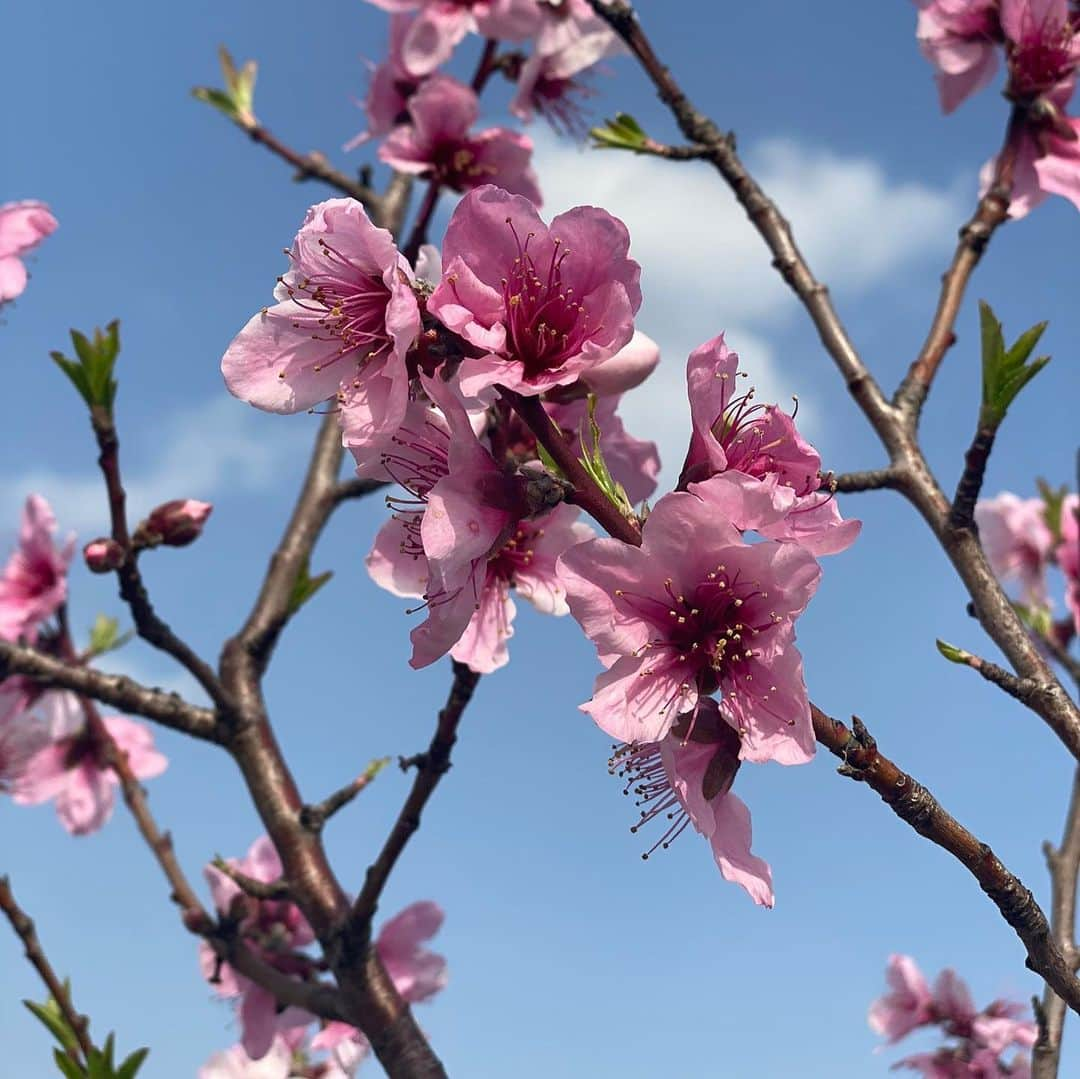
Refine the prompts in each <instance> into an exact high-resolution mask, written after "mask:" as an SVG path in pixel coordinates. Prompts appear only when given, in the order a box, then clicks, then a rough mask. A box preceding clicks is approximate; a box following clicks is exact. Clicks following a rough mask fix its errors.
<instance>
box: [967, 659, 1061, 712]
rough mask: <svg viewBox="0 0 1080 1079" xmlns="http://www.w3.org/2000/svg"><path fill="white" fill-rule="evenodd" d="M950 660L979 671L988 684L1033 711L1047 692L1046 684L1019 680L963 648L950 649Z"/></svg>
mask: <svg viewBox="0 0 1080 1079" xmlns="http://www.w3.org/2000/svg"><path fill="white" fill-rule="evenodd" d="M949 658H950V659H951V661H952V662H953V663H958V664H960V665H961V666H965V667H970V668H971V669H972V670H973V671H977V672H978V673H979V674H981V675H982V676H983V678H985V679H986V680H987V681H988V682H990V683H992V684H993V685H995V686H997V687H998V689H1003V690H1004V691H1005V692H1006V693H1008V695H1009V696H1010V697H1013V698H1015V699H1016V700H1018V701H1020V703H1021V704H1025V705H1027V706H1028V707H1029V708H1031V709H1032V710H1036V707H1037V703H1038V698H1039V697H1040V696H1041V695H1042V694H1044V693H1045V692H1046V689H1047V687H1046V685H1045V683H1041V682H1035V681H1033V680H1032V679H1030V678H1017V677H1016V675H1015V674H1011V673H1010V672H1009V671H1007V670H1005V668H1004V667H999V666H998V665H997V664H996V663H991V662H990V661H989V660H988V659H983V658H982V657H981V656H976V655H972V653H971V652H965V651H964V650H963V649H962V648H951V647H950V651H949Z"/></svg>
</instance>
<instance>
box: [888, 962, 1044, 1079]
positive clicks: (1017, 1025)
mask: <svg viewBox="0 0 1080 1079" xmlns="http://www.w3.org/2000/svg"><path fill="white" fill-rule="evenodd" d="M885 978H886V981H887V982H888V984H889V992H888V993H887V994H886V995H885V996H883V997H880V998H879V999H878V1000H875V1001H874V1003H873V1004H871V1005H870V1013H869V1017H868V1019H869V1023H870V1026H871V1028H872V1029H873V1030H874V1031H875V1032H876V1033H878V1034H880V1035H881V1036H882V1037H883V1038H885V1039H886V1042H887V1044H889V1045H893V1044H895V1043H896V1042H898V1041H900V1040H901V1039H902V1038H905V1037H906V1036H907V1035H908V1034H910V1033H911V1032H912V1031H914V1030H919V1029H922V1028H928V1027H938V1028H940V1031H941V1034H942V1036H944V1037H946V1038H950V1039H953V1041H952V1042H951V1044H947V1045H945V1046H943V1047H941V1048H939V1049H936V1050H935V1051H933V1052H930V1053H917V1054H915V1055H914V1056H909V1057H905V1058H904V1059H903V1060H900V1061H898V1062H897V1063H896V1064H894V1065H893V1068H894V1070H895V1069H898V1068H906V1069H910V1070H911V1071H917V1072H919V1073H920V1074H921V1075H923V1076H924V1079H1028V1076H1030V1074H1031V1066H1030V1060H1029V1057H1028V1054H1027V1052H1026V1050H1029V1049H1030V1048H1031V1047H1032V1046H1033V1045H1034V1044H1035V1038H1036V1036H1037V1033H1038V1031H1037V1028H1036V1026H1035V1024H1034V1023H1033V1022H1031V1021H1030V1020H1026V1019H1022V1018H1021V1016H1023V1015H1024V1013H1025V1012H1026V1011H1027V1009H1026V1008H1025V1007H1024V1005H1022V1004H1018V1003H1015V1002H1013V1001H1009V1000H995V1001H993V1002H992V1003H990V1004H989V1005H987V1006H986V1007H985V1008H983V1009H982V1010H981V1011H976V1010H975V1005H974V1004H973V1003H972V999H971V994H970V993H969V992H968V987H967V986H966V985H965V984H964V982H963V980H962V979H961V978H960V977H958V976H957V974H956V972H955V971H952V970H943V971H942V972H941V973H940V974H939V975H938V976H937V979H936V980H935V982H934V986H933V989H931V987H930V986H929V985H928V984H927V982H926V979H925V978H924V977H923V975H922V972H921V971H920V970H919V968H918V967H917V966H916V965H915V961H914V960H913V959H912V958H910V957H909V956H906V955H893V956H890V957H889V965H888V967H887V968H886V970H885ZM1012 1046H1019V1049H1018V1051H1017V1052H1016V1053H1015V1054H1014V1055H1013V1056H1012V1059H1011V1060H1010V1061H1009V1062H1008V1063H1006V1062H1005V1061H1004V1060H1003V1059H1002V1056H1003V1054H1005V1053H1006V1052H1007V1051H1008V1050H1009V1049H1010V1048H1011V1047H1012Z"/></svg>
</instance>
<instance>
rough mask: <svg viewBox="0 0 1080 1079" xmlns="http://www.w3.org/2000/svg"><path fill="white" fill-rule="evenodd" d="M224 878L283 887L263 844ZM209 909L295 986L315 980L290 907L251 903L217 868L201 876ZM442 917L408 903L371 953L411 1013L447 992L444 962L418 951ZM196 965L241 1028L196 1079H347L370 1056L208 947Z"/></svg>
mask: <svg viewBox="0 0 1080 1079" xmlns="http://www.w3.org/2000/svg"><path fill="white" fill-rule="evenodd" d="M226 864H227V865H228V866H229V868H230V870H231V871H232V872H233V873H234V874H237V875H240V876H241V877H242V878H246V879H247V880H252V881H257V882H258V883H260V884H273V883H276V882H278V881H280V880H281V878H282V867H281V861H280V859H279V858H278V855H277V851H276V850H275V849H274V846H273V844H272V843H271V842H270V840H269V839H267V838H266V837H265V836H263V837H261V838H259V839H257V840H256V841H255V842H254V843H253V844H252V846H251V849H250V850H249V851H248V854H247V857H246V858H243V859H240V860H237V859H230V860H229V861H228V863H226ZM205 873H206V879H207V882H208V883H209V885H210V891H211V894H212V896H213V900H214V905H215V906H216V907H217V910H218V912H219V913H220V915H221V916H222V917H223V918H228V919H231V920H233V921H234V922H235V923H236V926H237V932H238V933H239V935H240V937H241V939H243V941H244V943H245V944H246V945H247V946H248V947H249V948H250V949H251V950H252V951H253V952H254V953H255V954H256V955H257V956H258V957H259V958H260V959H262V960H263V961H264V962H266V963H268V964H269V965H270V966H272V967H274V968H275V969H277V970H278V971H280V972H281V973H283V974H285V975H287V976H289V977H292V978H297V979H298V980H301V981H312V980H315V979H316V978H317V977H318V966H317V964H316V962H315V960H314V958H313V957H312V956H311V955H309V954H308V953H306V952H305V951H304V950H303V949H305V948H306V947H307V946H308V945H309V944H311V943H313V941H314V939H315V936H314V934H313V933H312V931H311V927H310V926H309V925H308V923H307V921H306V920H305V918H304V916H303V915H302V914H301V913H300V911H299V909H298V908H297V907H296V906H295V904H293V903H292V902H291V901H290V900H288V899H285V898H282V899H254V898H252V897H251V896H250V895H246V894H245V893H244V892H243V890H242V889H241V887H240V885H239V884H237V883H236V880H234V879H233V877H232V876H230V875H229V873H226V872H225V871H223V870H222V869H220V868H218V866H215V865H209V866H207V867H206V870H205ZM442 922H443V912H442V910H441V909H440V908H439V907H438V906H437V905H436V904H435V903H432V902H430V901H423V902H419V903H413V904H412V905H411V906H408V907H406V908H405V909H404V910H403V911H401V912H400V913H399V914H397V915H396V916H395V917H393V918H391V919H390V921H388V922H387V923H386V924H385V925H384V926H383V927H382V929H381V931H380V932H379V934H378V936H377V938H376V940H375V951H376V952H377V954H378V956H379V958H380V959H381V960H382V963H383V965H384V966H385V967H386V971H387V973H388V974H389V975H390V978H391V980H392V981H393V983H394V987H395V988H396V989H397V991H398V993H399V994H400V995H401V998H402V999H403V1000H404V1001H406V1002H407V1003H409V1004H417V1003H420V1002H422V1001H426V1000H430V999H431V998H432V997H433V996H435V994H436V993H438V992H439V991H440V990H441V989H443V988H444V987H445V985H446V977H447V975H446V960H445V959H444V958H443V957H442V956H441V955H437V954H436V953H434V952H432V951H430V950H428V949H427V948H426V947H425V946H424V944H425V942H426V941H428V940H430V939H431V938H432V937H433V936H435V934H436V933H437V932H438V931H439V928H440V927H441V926H442ZM199 965H200V967H201V969H202V972H203V975H204V977H206V979H207V980H208V981H209V982H210V984H211V985H212V986H213V987H214V990H215V992H216V993H217V995H218V996H219V997H221V998H223V999H226V1000H231V1001H233V1002H234V1004H235V1006H236V1011H237V1017H238V1019H239V1022H240V1031H241V1038H240V1043H239V1044H238V1045H235V1046H233V1047H232V1048H231V1049H228V1050H226V1051H225V1052H223V1053H218V1054H216V1055H215V1056H214V1057H212V1058H211V1059H210V1060H209V1061H208V1062H207V1063H206V1065H205V1066H204V1067H203V1068H202V1069H201V1070H200V1072H199V1075H200V1079H241V1077H254V1076H256V1075H258V1076H260V1077H264V1079H272V1077H273V1079H276V1077H278V1076H280V1079H288V1077H289V1076H292V1075H296V1074H303V1075H306V1074H309V1072H308V1071H307V1070H302V1071H299V1072H298V1071H296V1070H294V1069H295V1068H296V1067H297V1066H298V1065H299V1066H301V1067H302V1068H304V1069H306V1068H307V1067H308V1066H311V1067H312V1068H313V1069H315V1070H313V1071H312V1073H311V1074H317V1075H319V1076H320V1077H322V1079H346V1077H348V1076H351V1075H353V1074H354V1072H355V1071H356V1068H357V1067H358V1066H359V1064H360V1063H361V1061H362V1060H363V1059H364V1057H365V1056H367V1054H368V1051H369V1048H370V1047H369V1046H368V1043H367V1041H366V1039H365V1038H364V1036H363V1034H361V1033H360V1031H359V1030H357V1029H356V1028H355V1027H352V1026H349V1025H348V1024H346V1023H340V1022H327V1021H325V1020H324V1021H318V1020H317V1019H316V1017H315V1016H313V1015H311V1014H309V1013H308V1012H306V1011H304V1010H303V1009H301V1008H297V1007H285V1006H283V1005H280V1004H279V1003H278V1002H277V1000H276V999H275V997H274V996H273V994H271V993H270V992H269V991H268V990H266V989H264V988H263V987H262V986H260V985H256V984H255V983H254V982H252V981H250V980H249V979H247V978H245V977H244V976H243V975H241V974H239V973H238V972H237V971H235V970H233V969H232V968H231V967H230V966H229V965H228V964H227V963H223V962H222V961H221V960H219V959H218V958H217V956H216V955H215V954H214V952H213V950H212V949H211V948H210V946H209V945H208V944H206V943H205V942H204V943H202V944H200V945H199Z"/></svg>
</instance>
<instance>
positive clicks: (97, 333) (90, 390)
mask: <svg viewBox="0 0 1080 1079" xmlns="http://www.w3.org/2000/svg"><path fill="white" fill-rule="evenodd" d="M71 344H72V346H73V347H74V349H75V355H76V356H77V357H78V359H77V360H72V359H69V358H68V357H67V356H65V355H64V354H63V353H62V352H51V353H49V355H50V356H52V358H53V362H55V363H56V365H57V366H58V367H59V368H60V370H61V371H63V372H64V374H65V375H67V377H68V378H69V379H70V380H71V383H72V385H73V386H74V387H75V389H76V390H78V391H79V396H80V397H82V399H83V400H84V401H85V402H86V403H87V404H88V405H89V406H90V407H91V408H95V407H97V408H103V409H104V410H105V411H106V412H107V413H109V414H110V415H111V414H112V407H113V402H114V401H115V400H116V379H114V378H113V368H114V367H115V366H116V357H117V355H118V354H119V352H120V323H119V322H117V321H115V320H114V321H112V322H110V323H109V325H108V326H107V327H106V328H105V330H104V331H102V330H100V329H95V330H94V336H93V339H92V340H91V339H90V338H88V337H87V336H86V335H85V334H83V333H80V332H79V331H78V330H72V331H71Z"/></svg>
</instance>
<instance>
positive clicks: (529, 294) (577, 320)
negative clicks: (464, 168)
mask: <svg viewBox="0 0 1080 1079" xmlns="http://www.w3.org/2000/svg"><path fill="white" fill-rule="evenodd" d="M506 224H507V225H508V226H509V228H510V231H511V232H512V233H513V234H514V240H515V242H516V244H517V249H518V253H517V256H516V257H515V258H514V261H513V263H512V265H511V267H510V273H509V276H507V277H504V278H503V279H502V291H503V304H504V307H505V311H506V315H505V318H506V329H507V337H508V339H509V340H508V342H507V349H508V350H509V351H510V353H511V358H512V359H516V360H518V361H520V362H521V364H522V365H523V366H524V368H525V376H526V378H533V379H535V378H537V377H538V376H540V375H542V374H543V373H544V372H545V371H549V370H553V369H554V368H557V367H559V366H561V365H562V364H563V363H564V362H565V361H566V360H567V359H569V358H570V357H572V356H575V355H577V354H578V353H579V352H580V351H581V349H582V346H583V345H584V343H585V342H586V341H587V340H588V338H589V336H590V335H591V334H592V333H593V332H595V331H594V330H593V329H592V328H591V327H590V326H589V315H588V312H587V311H586V310H585V308H584V307H583V306H582V305H581V302H580V301H579V300H578V298H577V297H576V296H575V295H574V290H573V288H572V287H570V286H568V285H565V284H564V283H563V263H565V262H566V260H567V259H568V258H569V257H570V252H569V251H568V250H563V247H562V241H561V240H560V239H558V238H557V237H553V238H552V241H551V244H552V249H551V258H550V259H549V260H548V261H547V265H546V266H544V265H541V266H537V264H536V263H535V262H534V260H533V257H532V255H531V254H530V253H529V244H530V242H531V240H532V239H533V236H534V234H533V233H531V232H530V233H529V234H528V235H527V236H526V237H525V242H524V243H522V242H521V239H520V237H519V236H518V234H517V230H516V229H515V228H514V224H513V222H512V221H511V220H510V218H507V219H506Z"/></svg>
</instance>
